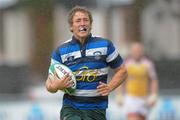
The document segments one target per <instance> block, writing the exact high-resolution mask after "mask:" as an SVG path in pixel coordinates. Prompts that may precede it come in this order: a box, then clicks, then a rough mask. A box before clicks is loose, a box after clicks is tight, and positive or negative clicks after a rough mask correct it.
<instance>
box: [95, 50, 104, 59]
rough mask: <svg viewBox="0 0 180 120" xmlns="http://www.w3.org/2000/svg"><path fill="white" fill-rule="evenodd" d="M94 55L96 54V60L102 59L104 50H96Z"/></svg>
mask: <svg viewBox="0 0 180 120" xmlns="http://www.w3.org/2000/svg"><path fill="white" fill-rule="evenodd" d="M93 55H94V58H95V59H96V60H100V59H101V55H102V52H100V51H96V52H94V53H93Z"/></svg>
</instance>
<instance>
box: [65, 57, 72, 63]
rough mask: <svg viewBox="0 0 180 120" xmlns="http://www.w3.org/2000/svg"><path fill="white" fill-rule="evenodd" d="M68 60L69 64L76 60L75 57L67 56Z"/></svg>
mask: <svg viewBox="0 0 180 120" xmlns="http://www.w3.org/2000/svg"><path fill="white" fill-rule="evenodd" d="M66 60H67V61H69V62H71V61H73V60H74V56H67V57H66Z"/></svg>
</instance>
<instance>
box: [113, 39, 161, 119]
mask: <svg viewBox="0 0 180 120" xmlns="http://www.w3.org/2000/svg"><path fill="white" fill-rule="evenodd" d="M125 65H126V68H127V71H128V78H127V81H126V83H125V84H124V85H123V86H122V87H121V88H119V89H120V90H121V92H120V91H118V92H117V101H118V103H119V104H120V105H123V107H124V110H125V115H126V117H127V119H128V120H145V119H146V118H147V115H148V113H149V109H150V108H151V107H152V106H154V105H155V103H156V100H157V92H158V79H157V75H156V71H155V68H154V64H153V62H152V61H151V60H150V59H149V58H147V57H146V56H145V55H144V49H143V45H142V43H139V42H136V43H133V44H132V46H131V49H130V55H129V56H128V57H127V59H126V61H125Z"/></svg>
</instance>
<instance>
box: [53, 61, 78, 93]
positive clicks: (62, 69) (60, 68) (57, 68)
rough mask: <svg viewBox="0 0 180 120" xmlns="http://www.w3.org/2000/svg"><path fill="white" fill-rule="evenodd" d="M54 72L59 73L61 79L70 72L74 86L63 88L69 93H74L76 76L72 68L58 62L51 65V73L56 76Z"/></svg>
mask: <svg viewBox="0 0 180 120" xmlns="http://www.w3.org/2000/svg"><path fill="white" fill-rule="evenodd" d="M54 73H57V75H58V76H57V77H58V78H60V79H62V78H63V77H64V76H65V75H66V74H69V75H70V76H71V79H72V81H73V86H72V87H70V88H66V89H63V91H64V92H65V93H68V94H73V93H74V91H75V89H76V78H75V76H74V74H73V72H72V71H71V69H70V68H68V67H67V66H65V65H63V64H60V63H56V64H52V65H50V67H49V74H51V75H52V76H54Z"/></svg>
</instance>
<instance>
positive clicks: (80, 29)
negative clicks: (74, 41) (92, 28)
mask: <svg viewBox="0 0 180 120" xmlns="http://www.w3.org/2000/svg"><path fill="white" fill-rule="evenodd" d="M79 31H80V32H86V31H87V28H85V27H81V28H79Z"/></svg>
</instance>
